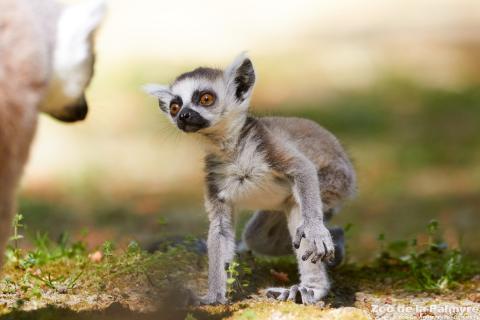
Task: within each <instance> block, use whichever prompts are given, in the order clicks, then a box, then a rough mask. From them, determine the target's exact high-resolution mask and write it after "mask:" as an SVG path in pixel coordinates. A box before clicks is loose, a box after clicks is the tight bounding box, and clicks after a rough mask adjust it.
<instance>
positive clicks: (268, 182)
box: [144, 55, 355, 304]
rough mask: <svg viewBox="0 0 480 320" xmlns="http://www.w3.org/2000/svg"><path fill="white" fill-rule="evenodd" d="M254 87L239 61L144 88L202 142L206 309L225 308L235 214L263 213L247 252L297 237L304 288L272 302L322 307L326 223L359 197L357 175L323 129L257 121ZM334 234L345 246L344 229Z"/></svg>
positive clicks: (285, 291) (282, 245)
mask: <svg viewBox="0 0 480 320" xmlns="http://www.w3.org/2000/svg"><path fill="white" fill-rule="evenodd" d="M254 83H255V72H254V69H253V65H252V62H251V61H250V59H249V58H247V57H246V56H245V55H240V56H239V57H238V58H237V59H236V60H235V61H234V62H233V63H232V64H231V65H230V66H229V67H228V68H227V69H226V70H225V71H222V70H218V69H212V68H197V69H195V70H193V71H191V72H187V73H184V74H182V75H180V76H179V77H177V78H176V80H175V81H174V82H173V83H172V84H171V85H168V86H162V85H154V84H152V85H146V86H145V87H144V89H145V90H146V91H147V92H148V93H149V94H151V95H153V96H155V97H156V98H158V100H159V105H160V109H161V110H162V111H163V112H164V113H165V114H166V115H167V117H168V119H170V121H171V122H172V123H173V124H174V125H176V126H177V127H178V128H179V129H180V130H182V131H185V132H189V133H192V132H195V134H196V135H198V136H199V137H202V138H203V139H202V140H203V141H204V142H205V143H204V145H205V149H206V151H207V156H206V158H205V171H206V179H205V183H206V194H205V207H206V210H207V212H208V216H209V220H210V227H209V231H208V240H207V245H208V261H209V271H208V293H207V295H206V296H205V297H204V298H202V299H201V302H203V303H208V304H211V303H225V302H226V297H225V293H226V281H227V273H226V270H225V268H226V266H228V263H229V262H230V261H232V259H233V257H234V251H235V241H234V232H233V226H232V220H233V218H232V215H233V212H234V210H235V209H237V208H249V209H255V210H260V211H258V212H257V213H256V214H255V215H254V216H253V217H252V219H251V220H250V222H249V223H248V224H247V227H246V230H245V231H244V234H243V237H244V242H245V243H246V245H247V246H248V247H249V248H250V249H252V250H253V251H256V252H259V253H264V254H282V253H283V254H284V253H288V251H289V247H290V246H291V243H292V242H291V241H292V240H291V239H293V246H294V247H295V249H296V256H297V260H298V267H299V272H300V279H301V282H300V284H299V285H295V286H292V287H291V288H271V289H268V290H267V295H269V296H273V297H275V298H277V299H279V300H287V299H290V300H295V298H296V296H297V294H300V297H301V299H302V302H303V303H306V304H310V303H315V302H317V301H319V300H320V299H321V298H323V297H324V296H325V295H326V294H327V293H328V290H329V288H330V284H329V280H328V276H327V273H326V270H325V263H326V262H327V261H331V260H332V259H333V258H334V242H333V241H332V236H331V234H330V232H329V230H328V229H327V228H326V226H325V223H324V221H325V220H326V218H328V217H327V216H330V215H331V213H332V212H333V211H336V210H337V209H338V208H339V207H340V205H341V202H342V201H343V200H344V199H346V198H348V197H350V196H352V195H353V194H354V191H355V172H354V169H353V168H352V164H351V162H350V160H349V159H348V157H347V155H346V153H345V152H344V150H343V148H342V146H341V145H340V143H339V142H338V140H337V139H336V138H335V137H334V136H333V135H332V134H331V133H329V132H328V131H327V130H325V129H323V128H321V127H320V126H318V125H317V124H316V123H314V122H312V121H310V120H306V119H299V118H281V117H268V118H255V117H252V116H250V115H249V114H248V107H249V102H250V97H251V95H252V91H253V87H254ZM285 217H286V219H285ZM287 222H288V223H287ZM287 230H288V231H287ZM332 233H334V236H336V237H338V238H339V241H342V239H341V238H342V235H343V233H342V230H341V229H335V230H334V232H332ZM302 239H303V241H302ZM340 247H341V245H340Z"/></svg>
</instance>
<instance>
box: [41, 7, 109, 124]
mask: <svg viewBox="0 0 480 320" xmlns="http://www.w3.org/2000/svg"><path fill="white" fill-rule="evenodd" d="M104 15H105V1H104V0H89V1H85V2H81V3H79V4H74V5H70V6H67V7H66V8H65V9H63V10H62V12H61V15H60V17H59V20H58V24H57V34H56V39H55V49H54V56H53V74H52V79H51V81H50V85H49V89H48V92H47V94H46V96H45V98H44V100H43V102H42V104H41V107H40V110H41V111H43V112H45V113H48V114H50V115H51V116H53V117H54V118H57V119H59V120H61V121H65V122H73V121H78V120H83V119H84V118H85V117H86V115H87V112H88V106H87V102H86V100H85V95H84V91H85V89H86V88H87V86H88V84H89V83H90V80H91V78H92V76H93V66H94V62H95V54H94V46H93V35H94V33H95V31H96V30H97V28H98V26H99V25H100V23H101V21H102V20H103V17H104Z"/></svg>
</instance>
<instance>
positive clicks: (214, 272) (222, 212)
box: [200, 198, 235, 304]
mask: <svg viewBox="0 0 480 320" xmlns="http://www.w3.org/2000/svg"><path fill="white" fill-rule="evenodd" d="M206 209H207V212H208V216H209V219H210V227H209V230H208V240H207V246H208V293H207V295H206V296H205V297H203V298H202V299H201V300H200V302H201V303H204V304H214V303H222V304H223V303H226V301H227V300H226V296H225V295H226V291H227V271H226V268H227V267H228V264H229V263H231V261H232V260H233V256H234V253H235V252H234V251H235V236H234V232H233V226H232V209H231V207H230V206H228V205H227V204H225V203H224V202H222V201H220V200H218V199H213V198H210V199H207V200H206Z"/></svg>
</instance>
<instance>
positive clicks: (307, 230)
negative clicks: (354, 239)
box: [293, 223, 335, 264]
mask: <svg viewBox="0 0 480 320" xmlns="http://www.w3.org/2000/svg"><path fill="white" fill-rule="evenodd" d="M302 238H305V239H306V240H308V241H309V243H310V246H309V247H308V248H307V249H306V250H305V253H304V254H303V255H302V260H303V261H306V260H307V259H308V258H310V257H312V258H311V260H310V261H311V262H312V263H314V264H315V263H317V262H318V261H319V260H320V261H327V262H328V261H332V260H333V259H334V257H335V247H334V245H333V241H332V236H331V235H330V232H329V231H328V229H327V228H326V227H325V226H324V225H323V223H322V224H321V225H319V224H315V223H308V224H306V223H302V224H301V225H300V226H299V227H298V228H297V231H296V234H295V239H294V241H293V246H294V247H295V249H299V248H300V243H301V241H302Z"/></svg>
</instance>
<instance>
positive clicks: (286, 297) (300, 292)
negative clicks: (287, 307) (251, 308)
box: [267, 285, 327, 305]
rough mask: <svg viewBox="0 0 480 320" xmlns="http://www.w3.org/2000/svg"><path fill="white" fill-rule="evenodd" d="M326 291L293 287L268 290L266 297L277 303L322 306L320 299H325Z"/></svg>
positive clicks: (299, 286) (300, 286)
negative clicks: (286, 302)
mask: <svg viewBox="0 0 480 320" xmlns="http://www.w3.org/2000/svg"><path fill="white" fill-rule="evenodd" d="M326 294H327V293H326V291H325V290H322V289H316V288H309V287H306V286H302V285H294V286H291V287H290V288H269V289H267V297H268V298H273V299H276V300H278V301H292V302H296V303H303V304H319V305H323V301H321V299H322V298H323V297H325V295H326Z"/></svg>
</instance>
